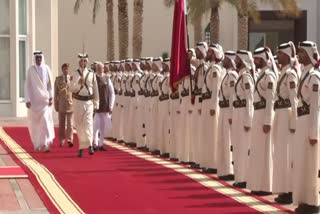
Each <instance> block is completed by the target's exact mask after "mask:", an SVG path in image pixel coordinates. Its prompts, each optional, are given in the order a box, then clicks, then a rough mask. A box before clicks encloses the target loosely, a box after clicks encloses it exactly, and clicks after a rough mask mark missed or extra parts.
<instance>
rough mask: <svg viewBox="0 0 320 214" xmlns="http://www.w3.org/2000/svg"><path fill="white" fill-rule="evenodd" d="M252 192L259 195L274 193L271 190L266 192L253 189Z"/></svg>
mask: <svg viewBox="0 0 320 214" xmlns="http://www.w3.org/2000/svg"><path fill="white" fill-rule="evenodd" d="M251 193H252V194H254V195H257V196H268V195H272V193H271V192H264V191H251Z"/></svg>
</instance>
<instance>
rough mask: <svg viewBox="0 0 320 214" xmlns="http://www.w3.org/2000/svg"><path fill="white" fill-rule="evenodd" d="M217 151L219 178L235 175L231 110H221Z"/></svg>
mask: <svg viewBox="0 0 320 214" xmlns="http://www.w3.org/2000/svg"><path fill="white" fill-rule="evenodd" d="M217 149H218V153H217V170H218V176H224V175H230V174H233V166H232V152H231V125H230V124H229V108H221V109H220V114H219V125H218V142H217Z"/></svg>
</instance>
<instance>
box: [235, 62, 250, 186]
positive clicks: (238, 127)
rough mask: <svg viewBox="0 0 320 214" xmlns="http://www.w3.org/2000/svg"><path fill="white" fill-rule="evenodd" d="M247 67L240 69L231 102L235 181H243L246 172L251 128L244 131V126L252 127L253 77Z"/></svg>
mask: <svg viewBox="0 0 320 214" xmlns="http://www.w3.org/2000/svg"><path fill="white" fill-rule="evenodd" d="M247 69H248V68H243V69H241V70H240V72H239V78H238V80H237V82H236V84H235V96H236V97H235V101H234V103H233V104H234V110H233V115H232V127H231V142H232V146H233V161H234V176H235V182H245V181H246V177H247V176H246V175H247V173H248V171H247V166H248V151H249V146H250V140H251V130H249V131H248V132H246V131H245V130H244V127H250V128H251V127H252V119H253V111H254V109H253V90H254V79H253V77H252V75H251V74H250V71H248V70H247ZM238 104H240V105H238Z"/></svg>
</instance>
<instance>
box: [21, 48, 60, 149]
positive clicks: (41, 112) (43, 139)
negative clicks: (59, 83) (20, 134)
mask: <svg viewBox="0 0 320 214" xmlns="http://www.w3.org/2000/svg"><path fill="white" fill-rule="evenodd" d="M33 58H34V64H33V65H32V66H31V67H30V68H29V69H28V71H27V75H26V81H25V102H26V106H27V108H28V129H29V134H30V137H31V140H32V143H33V146H34V149H35V150H36V151H41V150H44V151H45V152H49V151H50V145H51V144H52V141H53V139H54V127H53V118H52V107H51V106H52V98H53V90H54V85H53V82H52V77H51V70H50V68H49V66H48V65H46V64H45V60H44V56H43V54H42V52H41V51H36V52H34V55H33Z"/></svg>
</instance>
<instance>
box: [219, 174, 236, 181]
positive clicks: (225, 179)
mask: <svg viewBox="0 0 320 214" xmlns="http://www.w3.org/2000/svg"><path fill="white" fill-rule="evenodd" d="M218 178H219V179H221V180H224V181H233V180H234V175H223V176H219V177H218Z"/></svg>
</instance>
